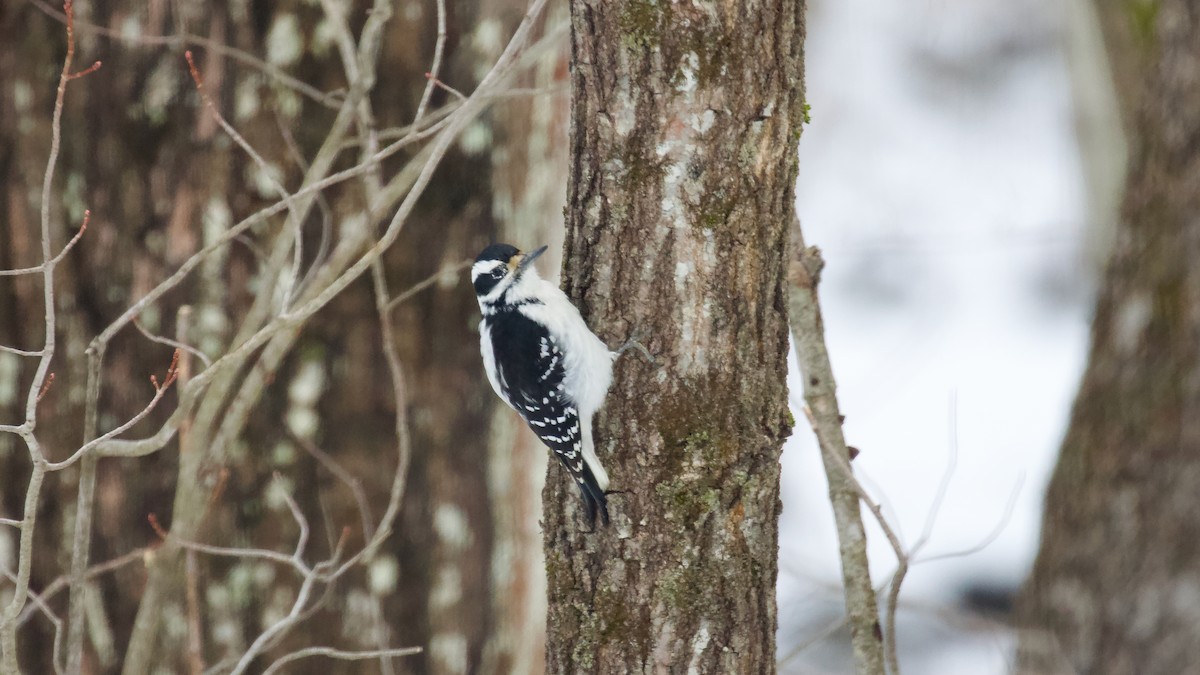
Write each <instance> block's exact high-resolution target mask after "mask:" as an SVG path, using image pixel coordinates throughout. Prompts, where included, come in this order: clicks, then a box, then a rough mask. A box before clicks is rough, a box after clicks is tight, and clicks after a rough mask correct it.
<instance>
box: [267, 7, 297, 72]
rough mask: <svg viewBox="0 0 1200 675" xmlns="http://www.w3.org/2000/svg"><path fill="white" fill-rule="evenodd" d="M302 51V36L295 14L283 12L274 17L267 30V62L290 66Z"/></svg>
mask: <svg viewBox="0 0 1200 675" xmlns="http://www.w3.org/2000/svg"><path fill="white" fill-rule="evenodd" d="M303 53H304V37H303V36H302V35H301V34H300V20H299V19H297V18H296V15H295V14H291V13H285V14H280V15H279V16H277V17H275V21H274V23H272V24H271V29H270V30H269V31H267V62H268V63H271V64H274V65H276V66H281V67H283V66H290V65H292V64H293V63H295V62H297V61H299V60H300V55H301V54H303Z"/></svg>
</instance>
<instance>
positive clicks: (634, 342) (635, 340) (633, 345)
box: [615, 331, 654, 365]
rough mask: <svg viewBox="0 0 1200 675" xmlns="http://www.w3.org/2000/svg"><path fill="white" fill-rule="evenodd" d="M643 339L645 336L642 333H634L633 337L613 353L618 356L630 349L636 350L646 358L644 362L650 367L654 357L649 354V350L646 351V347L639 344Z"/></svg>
mask: <svg viewBox="0 0 1200 675" xmlns="http://www.w3.org/2000/svg"><path fill="white" fill-rule="evenodd" d="M644 337H646V334H645V333H643V332H642V331H634V333H633V335H632V336H630V338H629V339H628V340H626V341H625V344H623V345H621V346H620V347H618V348H617V351H616V352H615V353H616V355H617V356H620V355H622V354H624V353H625V352H627V351H629V350H630V349H636V350H637V351H639V352H641V353H642V356H644V357H646V360H647V361H649V362H650V364H651V365H653V364H654V355H653V354H651V353H650V350H649V349H646V345H643V344H642V343H641V342H639V340H641V339H642V338H644Z"/></svg>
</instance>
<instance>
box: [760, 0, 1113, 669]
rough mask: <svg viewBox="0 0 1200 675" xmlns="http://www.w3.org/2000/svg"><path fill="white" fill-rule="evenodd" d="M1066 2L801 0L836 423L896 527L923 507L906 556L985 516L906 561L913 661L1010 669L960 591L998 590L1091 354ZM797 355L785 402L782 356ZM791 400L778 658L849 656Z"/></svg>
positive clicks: (1005, 652) (833, 554)
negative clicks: (788, 364)
mask: <svg viewBox="0 0 1200 675" xmlns="http://www.w3.org/2000/svg"><path fill="white" fill-rule="evenodd" d="M1065 20H1066V18H1065V16H1064V12H1063V11H1062V6H1061V4H1060V3H1058V2H1052V3H1044V2H1039V1H1034V0H1007V1H1006V0H810V2H809V9H808V40H807V55H806V70H807V100H808V102H809V103H810V104H811V106H812V122H811V124H810V125H808V126H807V128H806V129H805V131H804V135H803V137H802V139H801V142H800V156H801V161H800V180H799V185H798V187H797V204H798V210H799V213H800V217H801V222H802V225H803V228H804V232H805V236H806V238H807V243H808V244H809V245H817V246H820V247H821V249H822V251H823V252H824V256H825V260H826V262H827V266H826V268H825V272H824V275H823V278H822V285H821V304H822V309H823V311H824V317H825V324H826V330H827V337H828V341H829V347H830V353H831V357H832V359H833V366H834V374H835V376H836V377H837V382H838V393H839V399H840V403H841V406H842V412H843V414H845V415H846V422H845V430H846V436H847V441H848V442H849V443H850V444H851V445H854V446H856V447H858V448H859V449H860V450H861V451H862V454H861V455H860V456H859V457H858V459H856V460H855V462H854V466H855V468H856V471H857V472H858V475H859V476H860V478H862V480H863V482H864V484H865V485H866V486H867V488H868V489H869V490H870V491H871V492H872V493H873V494H874V495H875V496H876V498H877V500H878V501H880V502H881V503H882V504H883V507H884V510H885V512H886V514H887V516H888V518H889V520H890V522H891V524H892V526H893V527H894V528H896V529H897V530H898V531H899V532H900V534H901V536H902V538H903V539H904V541H905V543H906V545H909V546H911V545H912V544H913V543H914V542H915V541H916V540H918V539H919V538H920V537H921V535H922V532H923V531H925V529H926V527H927V524H928V523H930V522H932V529H931V532H930V536H929V540H928V543H927V544H926V545H925V547H924V549H923V550H922V552H921V555H919V556H918V560H919V559H920V558H921V557H929V556H934V555H939V554H945V553H951V552H955V551H962V550H965V549H971V548H972V547H976V546H978V545H979V544H981V543H983V542H984V541H985V540H987V539H988V537H989V534H995V538H994V540H992V541H991V542H990V543H989V544H988V545H987V546H986V547H985V548H983V549H982V550H979V551H976V552H972V553H970V554H969V555H962V556H957V557H951V558H947V559H943V560H939V561H931V562H927V563H920V562H918V563H917V564H916V565H915V566H914V567H913V568H912V569H911V570H910V572H909V575H908V578H907V579H906V581H905V583H904V586H903V593H902V595H901V612H900V644H901V653H900V658H901V666H902V668H903V669H904V672H905V674H906V675H923V674H926V673H929V674H937V675H940V674H943V673H944V674H947V675H949V674H954V675H974V674H990V673H1003V672H1006V671H1007V670H1008V668H1009V665H1010V661H1011V652H1012V645H1013V640H1012V636H1011V634H1010V633H1009V632H1008V631H1007V630H1006V629H1005V627H1004V618H1005V617H1004V616H1003V615H999V616H991V617H988V616H983V615H980V614H979V613H977V612H974V611H972V610H970V609H968V608H967V607H966V605H965V603H964V600H963V599H964V597H965V595H966V594H967V593H968V591H969V590H970V589H977V590H982V591H985V592H986V591H991V590H999V591H1001V594H1003V592H1005V591H1014V590H1015V589H1016V588H1017V586H1018V585H1019V584H1020V583H1021V581H1022V579H1023V578H1024V576H1025V574H1026V573H1027V571H1028V569H1029V566H1030V564H1031V563H1032V559H1033V556H1034V554H1035V552H1036V547H1037V541H1038V530H1039V523H1040V508H1041V502H1042V496H1043V492H1044V489H1045V484H1046V481H1047V480H1048V478H1049V472H1050V470H1051V469H1052V468H1053V464H1054V459H1055V456H1056V452H1057V449H1058V443H1059V441H1060V439H1061V437H1062V434H1063V432H1064V430H1065V428H1066V423H1067V419H1068V415H1069V411H1070V405H1071V401H1072V399H1073V397H1074V393H1075V389H1076V386H1077V384H1078V379H1079V376H1080V374H1081V372H1082V368H1083V364H1084V360H1085V357H1086V346H1087V330H1088V320H1089V315H1090V312H1091V302H1092V298H1091V290H1090V288H1091V285H1092V283H1093V279H1094V276H1095V270H1094V264H1093V263H1091V262H1088V261H1086V260H1085V256H1084V254H1083V252H1082V251H1083V250H1084V237H1085V236H1091V235H1089V234H1088V233H1087V229H1088V226H1087V224H1086V223H1085V215H1084V214H1085V209H1084V189H1083V178H1082V175H1081V170H1080V167H1081V163H1080V158H1079V156H1078V149H1077V145H1076V137H1075V130H1074V128H1073V126H1072V125H1073V119H1072V107H1071V106H1072V103H1071V99H1070V92H1071V88H1070V81H1069V73H1068V69H1067V63H1066V59H1065V53H1064V44H1063V42H1064V37H1063V35H1064V25H1063V22H1064V21H1065ZM789 377H790V385H791V389H792V399H793V408H796V406H797V403H798V402H800V400H801V397H802V394H801V382H800V379H799V375H798V373H797V372H796V369H795V365H794V364H793V366H792V372H791V373H790V376H789ZM794 412H795V417H796V420H797V423H796V428H795V431H794V434H793V437H792V439H791V440H790V441H789V442H788V444H787V446H786V448H785V451H784V457H783V502H784V511H783V522H782V525H781V528H782V529H781V537H780V548H781V551H780V579H779V590H778V597H779V624H780V628H779V652H778V653H779V655H780V659H781V661H782V662H783V664H782V667H781V672H782V673H785V674H794V673H831V672H833V673H844V672H852V665H851V663H850V661H849V645H848V642H846V640H847V633H846V631H844V630H841V631H837V630H834V628H835V627H836V624H837V622H838V621H839V620H840V619H841V617H842V614H843V609H842V604H841V603H842V599H841V590H840V567H839V563H838V558H837V550H838V549H837V539H836V533H835V530H834V524H833V515H832V511H831V509H830V507H829V502H828V499H827V493H826V490H827V487H826V481H825V478H824V473H823V469H822V467H821V462H820V457H819V454H818V450H817V448H816V444H815V442H814V440H813V436H812V432H811V429H810V428H809V427H808V424H807V421H806V419H805V417H804V416H803V414H802V413H801V412H800V410H799V409H795V410H794ZM955 429H956V430H957V433H956V434H955V433H954V432H955ZM955 436H956V439H957V440H956V441H954V440H952V438H953V437H955ZM954 448H956V450H953V449H954ZM952 456H953V458H954V460H953V461H954V467H953V473H952V474H951V475H950V476H949V478H948V480H945V481H944V478H945V476H946V474H947V470H948V468H949V467H950V465H951V461H952V459H951V458H952ZM940 485H944V486H945V487H944V498H943V499H942V500H941V503H940V505H936V506H937V508H936V511H935V512H933V511H931V510H932V509H933V508H934V507H935V503H934V502H935V501H936V495H937V494H938V493H939V486H940ZM931 512H933V517H934V520H933V521H931V520H930V518H931V515H930V514H931ZM863 513H864V518H867V519H868V520H869V519H870V516H869V514H868V513H867V512H866V510H865V509H864V512H863ZM997 531H998V534H997ZM868 539H869V547H870V548H869V553H870V557H871V561H872V573H873V577H874V580H875V582H876V583H877V584H879V583H881V582H883V581H884V580H886V579H887V578H889V577H890V575H891V573H892V571H893V570H894V565H895V559H894V556H893V555H892V553H891V548H890V546H889V545H888V543H887V541H886V539H885V538H884V536H883V534H882V532H881V531H880V530H879V529H878V527H875V526H874V525H873V523H869V529H868Z"/></svg>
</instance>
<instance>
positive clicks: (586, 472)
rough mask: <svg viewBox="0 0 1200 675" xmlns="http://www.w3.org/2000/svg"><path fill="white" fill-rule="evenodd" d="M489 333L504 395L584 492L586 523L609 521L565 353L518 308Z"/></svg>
mask: <svg viewBox="0 0 1200 675" xmlns="http://www.w3.org/2000/svg"><path fill="white" fill-rule="evenodd" d="M488 324H489V325H488V327H487V330H488V333H489V335H490V337H491V343H492V344H491V345H490V346H491V349H492V354H493V361H494V363H495V371H496V372H495V381H494V382H493V386H497V385H498V387H499V389H500V391H501V396H502V397H503V398H504V399H505V400H506V401H507V402H508V404H509V405H510V406H512V407H513V408H514V409H515V410H516V411H517V412H518V413H520V415H521V417H522V418H524V419H525V422H526V423H528V424H529V428H530V429H533V433H535V434H537V437H538V438H540V439H541V441H542V442H543V443H545V444H546V446H547V447H549V448H550V450H552V451H553V452H554V455H555V456H556V457H558V459H559V461H560V462H562V465H563V466H564V467H565V468H566V469H567V472H568V473H569V474H571V478H572V479H574V480H575V484H576V485H578V486H579V491H580V493H581V494H582V495H583V503H584V507H585V508H586V511H587V517H588V521H589V522H592V523H594V522H595V520H596V514H597V513H599V514H600V519H601V522H603V523H604V524H606V525H607V524H608V500H607V498H606V497H605V495H604V490H603V489H602V488H601V487H600V485H599V483H598V482H597V480H596V476H595V474H594V473H593V471H592V469H591V467H589V466H588V463H587V462H586V461H584V457H583V435H582V430H581V429H580V424H579V411H578V410H577V409H576V407H575V404H574V403H573V402H572V401H571V400H570V399H569V398H568V397H567V396H566V395H565V394H564V385H563V379H564V377H565V375H566V373H565V370H564V368H563V354H562V350H561V349H560V348H559V345H558V344H557V342H556V341H555V339H554V337H553V336H551V335H550V334H549V332H548V331H547V330H546V329H545V327H544V326H541V325H540V324H538V323H536V322H534V321H532V320H530V319H529V318H527V317H525V316H524V315H522V314H521V313H520V312H505V313H504V314H503V315H497V316H493V317H490V318H489V320H488Z"/></svg>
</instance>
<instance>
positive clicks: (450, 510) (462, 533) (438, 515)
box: [433, 502, 471, 552]
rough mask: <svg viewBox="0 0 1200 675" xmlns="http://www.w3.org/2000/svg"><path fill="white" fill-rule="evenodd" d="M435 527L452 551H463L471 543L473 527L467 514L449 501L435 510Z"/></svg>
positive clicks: (438, 534) (439, 537) (439, 536)
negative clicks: (468, 521) (468, 520)
mask: <svg viewBox="0 0 1200 675" xmlns="http://www.w3.org/2000/svg"><path fill="white" fill-rule="evenodd" d="M433 529H434V531H435V532H437V536H438V539H441V540H442V542H443V543H445V544H446V546H447V547H448V548H449V549H450V550H451V551H452V552H458V551H462V550H463V549H465V548H466V547H467V546H468V545H470V543H471V527H470V526H469V525H468V524H467V517H466V515H465V514H464V513H463V512H462V509H460V508H458V506H456V505H454V504H451V503H449V502H446V503H443V504H441V505H440V506H438V508H437V511H435V512H434V514H433Z"/></svg>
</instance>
